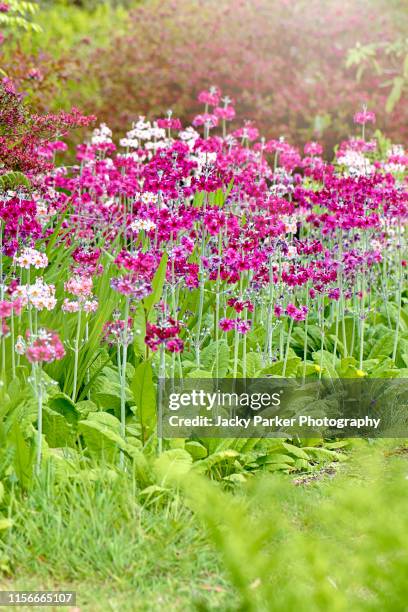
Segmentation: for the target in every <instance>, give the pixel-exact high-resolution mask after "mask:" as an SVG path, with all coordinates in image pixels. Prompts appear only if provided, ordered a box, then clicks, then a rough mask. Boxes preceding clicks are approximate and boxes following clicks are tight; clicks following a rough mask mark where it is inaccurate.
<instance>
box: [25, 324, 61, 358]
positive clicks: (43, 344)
mask: <svg viewBox="0 0 408 612" xmlns="http://www.w3.org/2000/svg"><path fill="white" fill-rule="evenodd" d="M25 354H26V357H27V359H28V361H29V362H30V363H42V362H46V363H51V362H52V361H56V360H59V359H62V358H63V357H64V355H65V349H64V346H63V344H62V342H61V340H60V339H59V336H58V334H57V333H55V332H52V331H46V330H40V332H39V334H38V336H37V337H36V338H35V339H34V340H32V339H31V338H30V337H29V338H28V347H27V349H26V352H25Z"/></svg>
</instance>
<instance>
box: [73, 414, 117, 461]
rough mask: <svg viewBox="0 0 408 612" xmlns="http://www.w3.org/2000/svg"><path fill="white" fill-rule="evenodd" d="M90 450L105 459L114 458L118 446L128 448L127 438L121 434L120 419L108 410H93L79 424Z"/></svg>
mask: <svg viewBox="0 0 408 612" xmlns="http://www.w3.org/2000/svg"><path fill="white" fill-rule="evenodd" d="M78 432H79V433H80V434H82V436H83V438H84V441H85V445H86V447H87V450H88V452H90V453H91V454H94V455H97V456H98V457H101V458H103V459H108V460H113V459H114V458H115V456H116V454H117V451H118V448H121V449H123V450H126V443H125V440H123V438H122V437H121V436H120V421H119V420H118V419H117V418H116V417H114V416H113V415H112V414H109V413H107V412H91V413H90V414H89V415H88V418H87V419H86V420H85V421H80V422H79V424H78Z"/></svg>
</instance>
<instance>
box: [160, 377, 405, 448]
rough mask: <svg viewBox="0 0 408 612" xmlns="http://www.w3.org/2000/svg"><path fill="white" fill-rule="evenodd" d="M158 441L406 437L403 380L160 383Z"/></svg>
mask: <svg viewBox="0 0 408 612" xmlns="http://www.w3.org/2000/svg"><path fill="white" fill-rule="evenodd" d="M157 415H158V419H157V423H158V436H159V437H160V438H242V437H243V438H262V437H275V438H290V437H294V436H297V437H322V438H333V437H334V438H405V437H408V379H403V378H393V379H391V378H390V379H385V378H382V379H366V378H365V379H362V378H358V379H354V378H344V379H340V378H339V379H325V378H322V379H320V380H316V379H312V380H308V379H306V380H305V381H303V380H301V379H296V378H257V379H250V378H245V379H243V378H240V379H233V378H223V379H211V378H203V379H198V378H184V379H176V378H175V379H170V378H164V379H160V380H159V384H158V393H157Z"/></svg>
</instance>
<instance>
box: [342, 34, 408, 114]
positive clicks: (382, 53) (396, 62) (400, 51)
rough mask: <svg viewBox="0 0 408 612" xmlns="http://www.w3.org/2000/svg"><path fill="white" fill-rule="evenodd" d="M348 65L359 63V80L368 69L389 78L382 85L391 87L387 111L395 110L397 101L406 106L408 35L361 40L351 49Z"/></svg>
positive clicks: (386, 106) (407, 89)
mask: <svg viewBox="0 0 408 612" xmlns="http://www.w3.org/2000/svg"><path fill="white" fill-rule="evenodd" d="M347 65H348V66H356V67H357V78H358V79H359V80H360V79H361V78H362V76H363V75H364V73H365V72H366V71H367V70H370V71H371V72H373V71H374V72H375V73H376V74H377V75H380V76H381V77H382V78H383V79H384V78H385V79H386V80H384V81H383V82H382V83H381V86H382V87H385V88H387V90H388V91H389V94H388V98H387V101H386V105H385V110H386V112H387V113H392V112H393V110H394V109H395V108H396V106H397V105H400V106H402V101H403V100H404V99H405V98H406V94H407V91H408V39H406V38H403V37H399V38H397V39H395V40H394V41H393V42H381V43H372V44H370V45H361V44H358V45H357V46H356V47H355V48H354V49H350V51H349V53H348V57H347Z"/></svg>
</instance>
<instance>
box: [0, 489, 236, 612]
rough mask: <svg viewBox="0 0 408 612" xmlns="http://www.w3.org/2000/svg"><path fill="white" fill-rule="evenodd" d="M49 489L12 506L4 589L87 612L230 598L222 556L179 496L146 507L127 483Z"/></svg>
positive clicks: (4, 554) (184, 605)
mask: <svg viewBox="0 0 408 612" xmlns="http://www.w3.org/2000/svg"><path fill="white" fill-rule="evenodd" d="M43 486H44V483H43V485H42V486H36V487H35V488H34V489H33V491H32V492H31V493H30V494H29V495H28V496H27V497H26V498H25V499H24V500H21V499H20V500H18V501H17V500H16V501H15V502H13V503H12V505H11V508H10V513H11V516H12V517H13V520H14V525H13V528H12V529H10V530H8V533H7V534H6V537H5V539H4V542H3V546H2V549H1V553H0V558H1V557H2V566H3V570H5V571H4V578H3V579H2V581H1V582H0V587H1V588H2V589H15V590H18V589H21V590H28V589H33V590H40V589H43V590H44V589H50V590H52V589H54V590H56V589H59V590H62V589H66V590H75V591H77V605H78V606H79V607H80V608H81V610H92V611H94V610H95V611H96V610H101V611H102V610H159V609H161V607H163V606H164V607H165V608H168V609H172V610H185V609H189V608H190V609H191V607H192V606H193V605H194V603H195V602H199V601H203V602H205V603H206V604H207V605H208V606H214V605H216V604H219V605H221V606H222V604H223V601H224V600H225V599H226V598H227V597H228V598H229V599H230V598H231V587H230V586H228V583H227V582H226V579H225V576H224V572H223V571H222V570H221V569H220V563H219V558H218V554H217V553H216V552H215V551H214V549H213V548H212V547H211V546H210V544H209V542H208V541H207V540H206V539H205V537H204V535H203V531H202V529H200V527H199V525H198V522H197V520H196V519H194V518H193V516H192V514H191V511H190V510H189V509H188V508H187V507H186V506H185V504H183V503H182V502H181V498H180V496H178V495H175V496H174V498H173V499H172V500H171V501H169V502H167V503H166V504H165V505H164V506H160V507H156V506H152V507H149V506H148V505H144V506H142V505H141V504H140V502H139V501H138V497H137V494H136V493H135V491H134V488H133V484H132V482H131V480H130V478H127V477H119V478H117V479H115V480H110V479H109V478H103V477H101V478H100V479H99V480H98V481H96V482H90V481H88V482H84V481H82V482H76V483H72V482H65V483H64V484H62V485H61V484H58V483H56V482H53V483H48V485H47V486H46V487H45V488H43Z"/></svg>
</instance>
